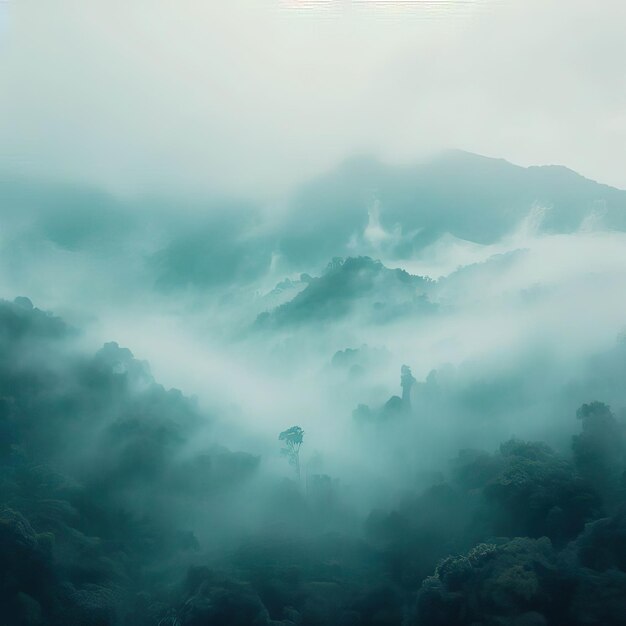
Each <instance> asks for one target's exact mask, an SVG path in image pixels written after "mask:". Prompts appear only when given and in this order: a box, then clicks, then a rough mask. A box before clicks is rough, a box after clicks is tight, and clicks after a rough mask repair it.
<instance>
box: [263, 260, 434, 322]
mask: <svg viewBox="0 0 626 626" xmlns="http://www.w3.org/2000/svg"><path fill="white" fill-rule="evenodd" d="M431 284H432V281H431V280H430V279H428V278H424V277H422V276H413V275H412V274H409V273H408V272H406V271H404V270H402V269H389V268H387V267H385V266H384V265H383V264H382V263H381V262H380V261H375V260H374V259H371V258H370V257H354V258H348V259H345V260H344V259H340V258H335V259H333V261H331V262H330V263H329V264H328V266H327V268H326V271H325V272H324V273H323V274H322V276H320V277H319V278H311V279H310V281H309V284H308V286H307V287H306V288H305V289H304V290H303V291H301V292H300V293H298V294H297V295H296V296H295V297H294V298H293V299H291V300H290V301H289V302H286V303H284V304H281V305H280V306H278V307H276V308H275V309H274V310H273V311H270V312H266V313H262V314H261V315H259V317H258V318H257V322H256V323H257V326H262V327H267V326H276V327H286V326H292V325H296V324H308V323H316V322H317V323H325V322H334V321H337V320H340V319H341V318H343V317H345V316H346V315H348V314H350V313H358V314H361V315H362V316H363V317H364V319H365V321H366V322H373V323H381V322H386V321H389V320H391V319H394V318H397V317H399V316H402V315H406V314H410V313H429V312H431V311H433V310H434V309H435V305H433V304H432V303H431V302H429V300H428V297H427V293H428V290H429V287H430V286H431Z"/></svg>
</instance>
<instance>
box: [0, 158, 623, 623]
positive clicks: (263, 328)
mask: <svg viewBox="0 0 626 626" xmlns="http://www.w3.org/2000/svg"><path fill="white" fill-rule="evenodd" d="M0 202H1V204H0V206H1V211H2V213H1V230H0V285H1V287H2V290H1V292H0V295H1V296H2V297H3V299H2V300H1V301H0V467H1V473H0V624H2V625H3V626H4V625H6V626H14V625H15V626H17V625H19V626H37V625H51V626H75V625H76V626H82V625H85V626H231V625H232V626H279V625H280V626H392V625H398V626H410V625H411V626H548V625H550V626H590V625H598V626H620V625H624V624H625V623H626V335H625V334H624V333H625V331H626V316H625V311H626V306H625V305H626V290H625V287H626V191H621V190H618V189H616V188H613V187H609V186H607V185H603V184H601V183H598V182H595V181H592V180H589V179H587V178H584V177H583V176H581V175H579V174H577V173H575V172H573V171H572V170H569V169H567V168H565V167H556V166H548V167H527V168H526V167H520V166H517V165H513V164H511V163H509V162H507V161H504V160H498V159H490V158H486V157H482V156H478V155H475V154H470V153H467V152H460V151H450V152H445V153H442V154H441V155H439V156H437V157H433V158H431V159H427V160H424V161H422V162H419V163H415V164H413V165H410V166H409V165H407V166H399V165H389V164H386V163H384V162H382V161H379V160H377V159H374V158H369V157H368V158H365V157H358V158H352V159H349V160H347V161H345V162H343V163H342V164H340V165H339V166H338V167H336V168H334V169H332V170H330V171H328V172H327V173H326V174H324V175H321V176H318V177H316V178H312V179H311V180H309V181H308V182H307V183H303V184H301V185H299V186H298V187H297V188H296V189H295V190H294V191H293V193H291V194H289V196H288V198H287V199H286V200H285V201H284V202H283V203H282V204H281V206H279V207H273V208H272V209H271V210H270V209H268V208H267V207H266V206H265V205H264V204H263V203H261V202H259V203H258V204H256V203H255V202H254V201H252V200H249V199H240V198H237V197H235V196H224V195H215V196H211V195H210V194H209V195H206V196H202V197H200V196H199V195H197V194H189V195H184V194H180V195H172V196H171V197H167V196H166V195H163V194H161V195H158V196H149V195H128V196H124V195H115V194H112V193H109V192H107V191H104V190H102V189H100V188H98V187H96V186H89V185H87V184H78V183H77V184H70V183H60V182H54V181H52V180H47V179H43V178H34V177H19V176H12V177H5V178H0Z"/></svg>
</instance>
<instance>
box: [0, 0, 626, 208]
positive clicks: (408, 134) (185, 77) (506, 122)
mask: <svg viewBox="0 0 626 626" xmlns="http://www.w3.org/2000/svg"><path fill="white" fill-rule="evenodd" d="M2 4H3V6H2V8H1V9H0V10H1V11H2V23H3V25H4V26H3V28H2V35H1V36H2V44H1V45H2V55H1V57H0V64H1V65H0V81H1V82H0V93H2V98H1V99H0V107H1V108H0V139H1V142H0V143H1V144H2V151H1V153H0V154H1V160H2V164H3V166H4V167H9V168H10V171H15V170H18V171H22V172H27V173H33V172H34V173H36V174H38V175H40V176H44V177H47V178H49V177H51V176H52V177H61V178H62V179H64V180H69V181H70V182H74V181H76V179H77V178H78V179H79V180H81V181H82V180H88V181H90V182H94V183H96V184H99V185H101V186H104V187H107V188H109V189H114V190H117V191H120V192H123V193H137V192H145V191H146V190H154V189H155V188H160V189H165V190H167V191H169V192H173V193H174V194H176V195H180V194H181V193H189V192H190V191H196V190H198V189H200V190H203V191H207V190H211V191H215V190H216V189H217V190H219V191H222V190H228V191H236V192H237V193H238V194H241V193H245V194H246V195H248V196H255V195H258V194H259V193H263V194H264V196H265V197H267V198H270V199H272V200H274V201H276V202H279V201H280V198H281V196H282V194H283V192H284V191H285V190H286V189H291V188H292V187H293V185H294V183H298V182H302V181H303V180H305V179H306V178H308V177H310V176H312V175H315V174H317V173H320V172H321V171H323V170H325V169H327V168H328V167H329V166H332V165H335V164H337V163H338V162H340V161H341V160H342V159H344V158H346V157H349V156H351V155H352V154H354V153H355V152H372V153H375V154H380V155H381V156H383V157H384V158H386V159H391V160H393V161H397V162H408V161H411V160H413V159H415V158H416V157H419V156H421V155H425V154H429V153H431V152H432V151H434V150H437V149H441V148H462V149H466V150H470V151H472V152H477V153H480V154H487V155H490V156H497V157H505V158H508V159H510V160H513V161H514V162H518V163H521V164H523V165H532V164H544V163H561V164H565V165H568V166H569V167H572V168H574V169H576V170H577V171H581V172H584V173H585V174H586V175H588V176H590V177H592V178H596V179H598V180H602V181H603V182H607V183H611V184H613V185H617V186H622V187H624V186H625V185H626V180H625V179H624V174H623V168H622V167H621V165H620V164H621V162H622V161H623V159H624V157H625V156H626V154H625V149H624V145H626V141H624V133H625V132H626V127H625V120H624V114H623V111H624V105H625V98H626V91H625V89H626V88H625V87H624V81H623V80H622V75H623V63H622V58H623V56H624V52H625V50H624V46H625V45H626V44H624V42H623V37H622V28H621V24H622V23H623V20H624V19H625V17H626V15H625V14H624V11H625V9H624V5H623V3H622V2H620V1H619V0H608V1H606V2H604V3H603V5H602V7H601V8H599V9H597V10H596V9H595V8H594V7H592V6H591V5H590V4H589V3H588V2H584V1H583V0H574V1H572V0H557V1H554V2H550V3H549V5H546V3H545V2H541V1H540V0H531V1H527V0H526V1H523V2H522V1H517V0H491V1H489V0H480V1H478V0H476V1H475V2H469V3H465V4H463V3H460V4H457V6H456V7H455V6H454V3H452V4H450V3H440V7H439V8H437V6H436V4H435V7H434V8H433V6H432V5H433V3H430V5H428V7H427V6H426V4H425V3H423V2H416V3H413V5H414V8H413V10H411V9H410V8H409V9H406V10H398V7H397V6H396V7H395V9H394V8H393V7H392V6H385V5H384V3H383V4H381V3H363V2H347V3H343V6H341V3H339V2H331V5H333V6H334V7H335V9H334V10H332V11H330V12H328V11H323V10H321V9H319V8H317V9H316V8H315V5H313V7H311V6H310V5H308V6H309V7H310V8H308V9H306V8H305V9H302V8H300V9H293V10H290V9H289V8H288V7H286V6H285V4H284V3H282V2H279V1H278V0H261V1H258V0H254V1H252V0H236V1H231V2H228V3H227V4H225V3H211V4H207V3H201V2H196V1H194V0H185V1H183V2H177V3H176V5H175V6H174V5H173V4H171V3H166V2H144V1H141V0H137V1H135V2H133V3H128V2H122V1H121V0H119V1H116V0H113V1H107V2H89V3H84V2H79V1H76V0H63V1H62V2H55V3H54V4H48V3H47V4H46V6H42V5H41V3H37V2H32V1H29V0H26V1H20V2H14V1H10V2H5V3H2ZM368 4H369V8H368V6H367V5H368ZM319 6H320V5H319V4H318V7H319ZM410 6H411V5H409V7H410ZM496 50H497V53H495V52H494V51H496Z"/></svg>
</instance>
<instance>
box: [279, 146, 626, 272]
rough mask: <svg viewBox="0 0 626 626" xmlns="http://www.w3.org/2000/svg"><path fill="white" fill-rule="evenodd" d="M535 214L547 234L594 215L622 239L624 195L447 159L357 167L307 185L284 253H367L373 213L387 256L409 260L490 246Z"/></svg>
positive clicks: (467, 156)
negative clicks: (358, 249) (456, 241)
mask: <svg viewBox="0 0 626 626" xmlns="http://www.w3.org/2000/svg"><path fill="white" fill-rule="evenodd" d="M537 205H540V206H543V207H546V208H547V209H548V210H547V211H546V212H545V216H544V219H543V222H542V224H541V229H542V230H543V231H544V232H549V233H568V232H574V231H575V230H577V229H578V228H579V227H580V225H581V223H582V222H583V220H584V219H585V218H586V217H587V216H588V215H590V214H591V213H599V214H601V216H602V219H603V220H604V224H605V225H606V227H607V228H610V229H614V230H626V191H622V190H619V189H615V188H613V187H609V186H607V185H603V184H600V183H597V182H595V181H592V180H589V179H587V178H584V177H583V176H580V175H579V174H577V173H576V172H574V171H572V170H570V169H568V168H565V167H562V166H554V165H551V166H532V167H527V168H526V167H521V166H518V165H513V164H512V163H509V162H508V161H505V160H503V159H492V158H488V157H483V156H479V155H476V154H471V153H468V152H462V151H449V152H446V153H443V154H442V155H440V156H438V157H436V158H434V159H431V160H429V161H424V162H422V163H418V164H415V165H407V166H392V165H386V164H384V163H382V162H380V161H378V160H376V159H373V158H354V159H350V160H348V161H346V162H344V163H343V165H341V166H340V167H338V168H336V169H335V170H333V171H332V172H329V173H328V174H326V175H324V176H321V177H319V178H317V179H316V180H314V181H312V182H310V183H308V184H307V185H304V186H303V187H302V188H301V189H300V190H299V191H298V192H297V193H296V195H295V196H294V198H293V200H292V211H291V221H289V220H288V222H287V224H286V225H285V228H284V230H283V233H284V236H283V237H282V238H281V251H282V252H283V254H285V255H286V256H287V257H288V258H289V259H292V260H293V261H294V262H302V261H307V260H308V261H313V260H315V259H317V258H319V256H320V255H321V254H322V253H323V254H325V255H326V258H329V257H330V256H332V255H336V254H342V253H341V252H338V250H340V249H345V248H346V247H347V246H348V244H349V243H352V244H354V242H355V239H356V241H357V242H359V243H361V244H362V245H363V246H364V247H365V248H366V247H367V245H368V241H367V236H366V235H367V233H366V230H367V228H368V224H369V222H370V218H371V210H372V207H373V206H376V212H377V215H376V217H377V220H378V222H379V225H380V227H381V228H382V229H383V230H384V231H386V232H387V233H390V234H393V235H394V236H393V237H390V238H389V239H390V240H389V241H388V242H387V243H386V245H387V250H386V252H387V254H386V255H385V256H392V257H394V258H398V259H401V258H409V257H410V256H411V254H413V253H415V252H416V251H418V250H420V249H421V248H423V247H425V246H427V245H428V244H430V243H432V242H433V241H435V240H436V239H437V238H438V237H440V236H441V235H443V234H444V233H450V234H452V235H453V236H455V237H458V238H460V239H466V240H468V241H472V242H476V243H481V244H489V243H493V242H495V241H497V240H498V239H499V238H500V237H502V236H503V235H506V234H507V233H509V232H511V231H512V230H513V229H514V228H515V227H516V225H518V224H519V223H520V222H521V221H522V220H523V219H524V218H525V217H526V216H527V215H528V214H529V213H530V211H531V210H532V209H533V207H536V206H537ZM321 232H324V233H326V237H325V238H324V239H323V240H322V241H321V242H320V240H319V233H321ZM288 233H292V234H291V235H289V234H288ZM363 253H364V254H367V253H368V252H367V250H364V251H363Z"/></svg>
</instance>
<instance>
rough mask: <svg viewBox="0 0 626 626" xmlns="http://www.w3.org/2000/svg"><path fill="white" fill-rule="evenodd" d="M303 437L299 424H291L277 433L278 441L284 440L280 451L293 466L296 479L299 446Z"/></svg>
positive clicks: (298, 472)
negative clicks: (283, 445)
mask: <svg viewBox="0 0 626 626" xmlns="http://www.w3.org/2000/svg"><path fill="white" fill-rule="evenodd" d="M303 437H304V431H303V430H302V428H300V426H292V427H291V428H288V429H287V430H283V432H282V433H280V435H278V439H279V441H284V442H285V447H284V448H282V449H281V453H282V454H284V455H285V456H286V457H287V459H288V461H289V463H290V465H293V466H294V467H295V469H296V474H297V476H298V480H300V446H301V445H302V439H303Z"/></svg>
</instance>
